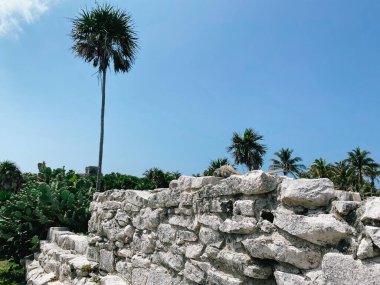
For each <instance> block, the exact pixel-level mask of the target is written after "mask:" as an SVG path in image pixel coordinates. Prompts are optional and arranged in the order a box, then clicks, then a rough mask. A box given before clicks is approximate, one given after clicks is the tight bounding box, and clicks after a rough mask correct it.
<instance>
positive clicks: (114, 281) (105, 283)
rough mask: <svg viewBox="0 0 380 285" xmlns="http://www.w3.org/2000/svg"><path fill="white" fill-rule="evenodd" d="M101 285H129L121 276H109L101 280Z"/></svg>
mask: <svg viewBox="0 0 380 285" xmlns="http://www.w3.org/2000/svg"><path fill="white" fill-rule="evenodd" d="M100 285H128V284H127V282H125V281H124V280H123V279H122V278H120V277H119V276H116V275H107V276H105V277H103V278H102V279H101V280H100Z"/></svg>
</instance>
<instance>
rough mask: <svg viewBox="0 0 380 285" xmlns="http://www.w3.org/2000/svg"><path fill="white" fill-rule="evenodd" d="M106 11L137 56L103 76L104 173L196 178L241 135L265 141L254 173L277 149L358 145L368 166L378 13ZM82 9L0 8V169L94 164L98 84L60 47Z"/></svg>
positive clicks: (145, 7) (223, 4) (341, 154)
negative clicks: (5, 165)
mask: <svg viewBox="0 0 380 285" xmlns="http://www.w3.org/2000/svg"><path fill="white" fill-rule="evenodd" d="M9 2H12V3H13V6H12V4H9ZM98 2H101V3H102V2H103V1H98ZM110 2H111V3H112V4H115V5H118V6H119V7H120V8H123V9H125V10H127V11H129V12H130V13H131V14H132V16H133V18H134V21H135V26H136V29H137V31H138V34H139V38H140V47H141V49H140V51H139V53H138V57H137V60H136V63H135V65H134V67H133V69H132V71H131V72H130V73H128V74H117V75H115V74H110V75H109V76H108V81H107V102H106V124H105V128H106V129H105V145H104V171H105V172H111V171H118V172H122V173H129V174H134V175H141V174H142V172H144V170H145V169H147V168H150V167H153V166H157V167H161V168H163V169H165V170H173V171H174V170H178V171H180V172H182V173H185V174H192V173H197V172H202V171H203V170H204V169H205V168H206V167H207V165H208V163H209V161H210V160H211V159H215V158H217V157H223V156H226V155H227V153H226V147H227V146H228V145H229V143H230V139H231V136H232V133H233V132H234V131H237V132H243V130H244V129H245V128H247V127H252V128H254V129H255V130H256V131H258V132H259V133H261V134H262V135H263V136H264V137H265V141H264V142H265V143H266V144H267V146H268V153H267V155H266V157H265V159H266V163H265V165H264V169H267V167H268V165H269V163H268V161H269V159H270V158H272V157H273V153H274V152H275V151H278V150H279V149H280V148H281V147H290V148H293V149H294V150H295V154H296V155H299V156H301V157H302V158H303V159H304V163H305V164H309V163H311V162H312V161H313V160H314V159H315V158H319V157H323V158H326V159H327V160H328V161H329V162H334V161H337V160H340V159H343V158H345V156H346V153H347V151H349V150H351V149H353V148H354V147H356V146H360V147H361V148H363V149H366V150H369V151H370V152H371V153H372V157H373V158H375V159H376V160H377V161H380V153H379V150H380V132H379V127H378V125H379V121H380V112H379V106H380V96H379V95H380V84H379V82H380V18H379V17H378V14H379V10H380V2H379V1H377V0H372V1H370V0H362V1H350V0H339V1H338V0H318V1H317V0H307V1H306V0H302V1H301V0H299V1H295V0H294V1H281V0H278V1H274V0H265V1H255V0H234V1H230V0H208V1H204V0H192V1H185V0H170V1H169V0H161V1H152V0H151V1H145V0H129V1H125V0H120V1H110ZM7 3H8V4H7ZM93 3H94V1H80V0H53V1H52V0H50V1H49V0H12V1H7V0H0V49H1V52H0V86H1V88H0V121H1V129H0V130H1V139H0V160H5V159H9V160H12V161H15V162H16V163H17V164H18V165H19V166H20V168H21V169H22V170H23V171H36V168H37V167H36V165H37V163H38V162H40V161H42V160H45V161H47V163H48V164H49V165H51V166H53V167H59V166H62V165H65V166H66V168H68V169H75V170H78V171H83V170H84V168H85V166H87V165H96V164H97V155H98V138H99V116H100V99H101V98H100V85H99V84H98V79H97V76H96V74H95V70H94V69H93V68H92V66H90V65H89V64H86V63H84V62H82V61H81V60H80V59H78V58H75V57H74V56H73V54H72V53H71V51H70V47H71V44H72V42H71V40H70V38H69V36H68V34H69V32H70V28H71V23H70V21H69V20H68V18H71V17H74V16H76V15H77V14H78V12H79V10H80V8H83V7H85V6H87V7H89V8H91V7H92V6H93Z"/></svg>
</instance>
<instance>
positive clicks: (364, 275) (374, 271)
mask: <svg viewBox="0 0 380 285" xmlns="http://www.w3.org/2000/svg"><path fill="white" fill-rule="evenodd" d="M322 270H323V273H324V276H325V279H326V285H336V284H339V285H357V284H366V285H377V284H379V283H380V260H379V259H377V260H368V259H367V260H354V258H353V257H352V256H350V255H343V254H340V253H327V254H325V255H324V257H323V261H322Z"/></svg>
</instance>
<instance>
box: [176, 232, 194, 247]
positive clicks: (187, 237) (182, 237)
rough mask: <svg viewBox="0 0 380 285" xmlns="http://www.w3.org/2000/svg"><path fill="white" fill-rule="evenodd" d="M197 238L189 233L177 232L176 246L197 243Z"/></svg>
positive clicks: (192, 233)
mask: <svg viewBox="0 0 380 285" xmlns="http://www.w3.org/2000/svg"><path fill="white" fill-rule="evenodd" d="M197 240H198V236H197V235H196V234H195V233H194V232H191V231H181V230H180V231H177V239H176V243H177V244H183V243H185V242H187V241H197Z"/></svg>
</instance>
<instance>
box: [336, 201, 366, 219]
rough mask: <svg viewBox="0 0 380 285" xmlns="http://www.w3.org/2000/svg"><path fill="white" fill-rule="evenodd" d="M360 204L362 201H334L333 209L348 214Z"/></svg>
mask: <svg viewBox="0 0 380 285" xmlns="http://www.w3.org/2000/svg"><path fill="white" fill-rule="evenodd" d="M359 206H360V202H356V201H333V202H332V207H333V209H334V210H335V211H336V212H337V213H339V214H340V215H342V216H345V215H347V214H348V213H350V212H351V211H353V210H355V209H356V208H358V207H359Z"/></svg>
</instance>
